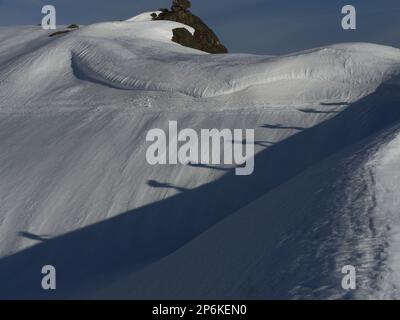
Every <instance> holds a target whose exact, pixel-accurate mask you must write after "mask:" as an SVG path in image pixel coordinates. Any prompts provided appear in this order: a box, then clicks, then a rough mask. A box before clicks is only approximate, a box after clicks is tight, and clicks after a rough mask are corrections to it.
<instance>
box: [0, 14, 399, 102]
mask: <svg viewBox="0 0 400 320" xmlns="http://www.w3.org/2000/svg"><path fill="white" fill-rule="evenodd" d="M179 26H183V25H180V24H178V23H175V22H169V21H142V20H141V19H139V21H135V20H134V21H124V22H109V23H100V24H95V25H91V26H87V27H84V28H82V29H81V30H77V31H74V32H71V33H69V34H67V35H65V36H63V37H60V38H58V39H55V40H54V41H53V42H50V43H48V44H47V45H46V46H44V47H41V48H40V49H38V50H34V51H33V52H28V53H26V54H25V55H24V56H22V57H17V58H15V59H14V60H13V61H12V63H8V64H5V66H2V74H1V76H0V79H3V80H2V81H3V82H4V83H5V85H3V86H2V88H0V90H2V92H3V94H2V96H3V97H2V98H3V99H4V98H6V100H7V101H8V103H10V101H11V100H12V97H14V99H17V101H18V99H19V102H21V103H22V102H26V101H30V102H32V101H33V100H34V99H33V98H34V96H35V94H36V92H42V90H46V91H47V92H48V93H49V94H50V95H53V96H56V95H57V93H59V89H60V86H62V84H63V83H65V82H68V83H70V85H76V82H77V81H87V82H92V83H94V84H96V85H103V86H108V87H111V88H115V89H124V90H133V91H137V90H146V91H159V92H170V93H172V94H178V95H179V94H181V95H182V94H183V95H187V96H189V97H194V98H210V97H218V96H222V95H228V94H233V93H236V92H241V91H244V90H252V89H257V88H258V89H257V90H258V91H262V90H263V89H265V91H268V88H271V87H272V86H274V85H275V86H277V87H278V90H276V94H279V93H280V92H281V91H282V88H283V90H286V89H285V88H289V87H291V88H293V89H294V91H293V95H294V96H295V97H293V99H292V100H293V102H294V100H296V99H295V98H298V97H300V98H301V99H303V100H305V101H307V100H308V101H309V102H312V101H315V100H317V99H318V100H319V101H324V100H327V99H328V100H336V101H342V102H354V101H356V100H357V99H360V98H361V97H363V96H365V95H366V94H369V93H371V92H373V91H374V90H375V89H376V88H377V87H378V86H379V85H380V84H381V83H382V82H383V81H385V80H387V79H389V78H390V77H391V76H393V74H394V73H396V72H397V71H396V70H397V69H396V68H393V67H394V65H396V64H398V59H399V56H400V50H398V49H395V48H389V47H382V46H378V45H371V44H343V45H335V46H331V47H327V48H320V49H315V50H310V51H307V52H301V53H296V54H292V55H287V56H283V57H267V56H266V57H264V56H256V55H243V54H229V55H210V54H205V53H203V52H200V51H196V50H193V49H189V48H186V47H182V46H180V45H178V44H176V43H173V42H172V41H171V40H170V39H171V38H172V29H173V28H176V27H179ZM187 28H188V29H189V30H191V28H190V27H187ZM18 70H20V71H19V72H18ZM10 73H12V74H10ZM5 79H7V81H6V80H5ZM7 84H9V86H8V85H7ZM16 87H23V88H24V90H23V92H19V93H15V92H13V91H12V90H13V89H15V88H16ZM89 95H90V93H89V92H88V96H89ZM257 95H261V97H262V96H263V94H262V93H261V94H260V93H257ZM55 98H56V97H55ZM272 98H273V97H272Z"/></svg>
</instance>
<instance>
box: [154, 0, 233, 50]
mask: <svg viewBox="0 0 400 320" xmlns="http://www.w3.org/2000/svg"><path fill="white" fill-rule="evenodd" d="M191 6H192V4H191V2H190V1H189V0H173V2H172V7H171V10H163V11H162V12H161V13H160V14H159V15H158V16H157V17H153V19H154V20H170V21H176V22H180V23H183V24H186V25H188V26H190V27H192V28H194V29H195V32H194V35H192V34H191V33H190V32H189V31H188V30H186V29H185V28H177V29H174V30H173V33H174V35H173V38H172V41H174V42H176V43H179V44H181V45H183V46H186V47H190V48H194V49H198V50H201V51H205V52H208V53H227V52H228V50H227V48H226V47H225V46H224V45H223V44H222V43H221V42H220V41H219V39H218V37H217V35H216V34H215V33H214V32H213V31H212V30H211V29H210V28H209V27H208V26H207V25H206V24H205V23H204V22H203V21H202V20H201V19H200V18H199V17H197V16H195V15H194V14H192V13H191V12H190V11H189V9H190V8H191Z"/></svg>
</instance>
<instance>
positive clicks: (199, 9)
mask: <svg viewBox="0 0 400 320" xmlns="http://www.w3.org/2000/svg"><path fill="white" fill-rule="evenodd" d="M170 3H171V0H0V25H21V24H38V23H39V22H40V21H41V18H42V15H41V7H42V6H43V5H44V4H53V5H55V6H56V9H57V18H58V23H59V24H69V23H80V24H88V23H92V22H99V21H108V20H122V19H126V18H129V17H131V16H134V15H136V14H137V13H140V12H143V11H149V10H150V11H151V10H155V9H157V8H161V7H169V6H170ZM192 3H193V8H192V11H193V13H195V14H197V15H199V16H200V17H201V18H203V19H204V20H205V21H206V22H207V23H208V24H209V25H210V26H211V27H212V28H213V29H214V30H215V32H216V33H217V34H218V36H219V37H220V38H221V40H222V42H223V43H224V44H225V45H226V46H227V47H228V49H229V50H230V51H231V52H249V53H259V54H282V53H288V52H293V51H297V50H303V49H308V48H312V47H318V46H321V45H326V44H332V43H338V42H348V41H363V42H374V43H381V44H386V45H392V46H396V47H400V0H347V1H343V0H304V1H300V0H279V1H277V0H229V1H228V0H192ZM346 4H352V5H354V6H355V7H356V9H357V30H355V31H344V30H342V28H341V17H342V15H341V8H342V6H344V5H346Z"/></svg>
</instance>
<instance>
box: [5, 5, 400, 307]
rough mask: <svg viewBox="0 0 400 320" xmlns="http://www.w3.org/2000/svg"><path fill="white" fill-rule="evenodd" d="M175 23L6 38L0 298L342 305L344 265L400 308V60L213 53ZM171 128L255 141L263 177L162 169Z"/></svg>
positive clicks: (362, 49) (325, 52)
mask: <svg viewBox="0 0 400 320" xmlns="http://www.w3.org/2000/svg"><path fill="white" fill-rule="evenodd" d="M175 27H182V25H179V24H175V23H172V22H168V21H151V19H150V18H149V13H146V14H144V15H141V16H138V17H136V18H133V19H130V21H122V22H107V23H99V24H94V25H90V26H86V27H83V28H80V29H79V30H75V31H72V32H70V33H68V34H66V35H64V36H61V37H52V38H49V37H47V36H48V34H49V32H48V31H44V30H41V29H40V28H39V27H15V28H13V27H7V28H0V39H1V40H0V150H1V152H0V298H7V299H8V298H12V297H17V298H21V297H25V298H58V297H60V298H65V297H68V298H70V297H85V298H87V297H93V296H95V297H97V296H100V297H106V298H116V297H122V298H155V297H156V298H159V297H161V298H171V297H178V298H232V297H233V298H262V299H265V298H302V297H303V298H304V297H309V298H337V297H340V298H342V297H344V295H345V292H343V290H342V288H341V287H340V281H338V277H340V276H341V273H340V272H339V273H338V272H337V267H338V266H341V265H343V264H348V263H350V264H351V263H354V264H355V265H360V266H362V268H363V269H362V270H361V273H360V276H361V278H362V279H364V280H366V281H365V283H364V284H365V286H364V287H362V288H361V290H360V292H359V294H358V297H371V296H396V295H397V296H398V292H400V289H399V288H400V281H399V280H398V279H400V276H399V273H398V271H397V270H398V260H399V258H398V254H397V253H396V252H397V251H398V250H397V248H398V246H399V240H398V236H397V230H398V229H399V227H398V226H399V225H400V223H399V222H398V219H397V216H396V215H397V211H396V210H397V208H398V201H397V200H396V199H397V198H396V197H397V194H398V192H397V184H396V183H397V180H398V175H397V174H393V172H394V171H395V170H397V167H398V161H397V159H398V154H399V152H398V148H399V136H398V135H396V136H395V135H394V134H393V133H394V132H398V130H399V128H400V109H399V108H398V106H399V102H400V94H399V92H400V91H399V86H400V82H399V79H400V50H399V49H396V48H391V47H385V46H379V45H374V44H365V43H355V44H338V45H332V46H328V47H324V48H317V49H312V50H307V51H304V52H299V53H294V54H290V55H285V56H280V57H270V56H255V55H247V54H227V55H209V54H205V53H203V52H200V51H196V50H193V49H189V48H186V47H182V46H180V45H178V44H176V43H173V42H172V41H171V37H172V29H173V28H175ZM183 27H184V26H183ZM171 120H174V121H177V122H178V124H179V128H180V129H182V128H193V129H194V130H196V131H197V132H198V131H199V130H201V129H202V128H217V129H224V128H230V129H238V128H242V129H254V130H255V139H256V146H255V148H256V157H255V172H254V175H251V176H248V177H240V178H238V177H236V176H235V175H233V174H232V172H231V171H232V170H233V168H226V167H225V166H224V167H207V166H204V167H203V166H196V165H187V166H183V165H176V166H173V165H171V166H162V165H160V166H151V165H149V164H148V163H147V161H146V157H145V154H146V148H147V147H148V144H146V139H145V136H146V133H147V132H148V131H149V130H150V129H154V128H161V129H165V130H166V129H167V126H168V122H169V121H171ZM235 143H241V141H235ZM396 172H397V171H396ZM288 199H289V201H288ZM386 218H388V219H386ZM388 221H389V222H388ZM382 222H383V223H382ZM388 224H391V225H390V228H391V229H389V228H388V226H387V225H388ZM388 243H389V244H390V245H388ZM49 263H52V264H54V265H56V266H57V273H58V274H59V275H61V276H60V278H58V279H57V281H58V282H57V285H58V289H57V291H56V292H55V293H54V292H47V291H44V290H41V288H40V286H38V285H37V284H38V283H40V279H39V282H38V281H37V280H38V277H40V276H41V275H40V270H41V267H42V266H43V265H44V264H49ZM38 270H39V272H38ZM377 275H378V276H383V277H384V279H385V281H384V282H383V283H381V284H380V285H379V284H378V283H377V281H376V280H377V279H378V278H379V277H377Z"/></svg>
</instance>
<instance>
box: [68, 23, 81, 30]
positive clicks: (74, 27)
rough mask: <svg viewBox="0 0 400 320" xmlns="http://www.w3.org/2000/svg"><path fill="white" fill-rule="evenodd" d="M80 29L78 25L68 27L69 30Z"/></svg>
mask: <svg viewBox="0 0 400 320" xmlns="http://www.w3.org/2000/svg"><path fill="white" fill-rule="evenodd" d="M78 28H79V26H78V25H77V24H75V23H73V24H70V25H69V26H68V27H67V29H78Z"/></svg>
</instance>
